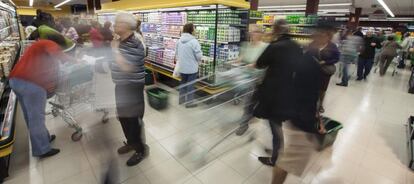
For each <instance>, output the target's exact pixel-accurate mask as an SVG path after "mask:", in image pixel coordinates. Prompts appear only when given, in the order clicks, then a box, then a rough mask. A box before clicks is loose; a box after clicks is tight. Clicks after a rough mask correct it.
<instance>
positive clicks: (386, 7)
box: [377, 0, 395, 17]
mask: <svg viewBox="0 0 414 184" xmlns="http://www.w3.org/2000/svg"><path fill="white" fill-rule="evenodd" d="M377 1H378V3H379V4H381V6H382V7H383V8H384V9H385V10H386V11H387V13H388V14H390V15H391V17H395V15H394V14H393V13H392V11H391V10H390V8H388V6H387V4H385V2H384V1H383V0H377Z"/></svg>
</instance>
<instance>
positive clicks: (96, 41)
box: [89, 21, 104, 49]
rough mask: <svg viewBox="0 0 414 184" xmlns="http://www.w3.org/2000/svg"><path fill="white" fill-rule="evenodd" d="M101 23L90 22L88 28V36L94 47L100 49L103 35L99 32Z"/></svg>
mask: <svg viewBox="0 0 414 184" xmlns="http://www.w3.org/2000/svg"><path fill="white" fill-rule="evenodd" d="M100 29H101V25H100V24H99V22H97V21H92V22H91V29H90V30H89V36H90V39H91V42H92V45H93V47H94V48H97V49H100V48H102V47H103V43H104V37H103V36H102V34H101V32H100V31H99V30H100Z"/></svg>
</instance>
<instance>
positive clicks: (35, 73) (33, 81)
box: [9, 35, 68, 158]
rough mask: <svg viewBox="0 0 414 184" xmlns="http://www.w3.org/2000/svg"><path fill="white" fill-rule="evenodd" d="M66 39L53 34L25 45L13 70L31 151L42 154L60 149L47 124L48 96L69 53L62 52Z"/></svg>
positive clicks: (44, 155)
mask: <svg viewBox="0 0 414 184" xmlns="http://www.w3.org/2000/svg"><path fill="white" fill-rule="evenodd" d="M64 46H65V39H64V37H63V36H62V35H50V36H48V37H47V39H44V40H38V41H36V42H35V43H33V44H32V45H31V46H30V47H29V48H27V49H26V51H25V52H24V54H23V56H22V57H21V58H20V60H19V62H18V63H17V64H16V65H15V67H14V68H13V70H12V72H11V73H10V80H9V82H10V87H11V88H12V89H13V91H14V93H15V94H16V96H17V99H18V100H19V102H20V104H21V107H22V110H23V113H24V118H25V121H26V124H27V127H28V129H29V134H30V142H31V145H32V155H33V156H35V157H39V158H44V157H49V156H53V155H56V154H57V153H59V151H60V150H59V149H54V148H51V146H50V142H51V141H53V140H54V139H55V138H56V136H55V135H50V134H49V131H48V130H47V128H46V126H45V107H46V100H47V97H48V96H49V95H50V94H53V92H54V90H55V87H56V82H57V78H58V71H59V70H58V69H59V60H63V61H66V60H67V59H68V57H67V56H66V55H65V54H64V53H63V52H62V48H63V47H64Z"/></svg>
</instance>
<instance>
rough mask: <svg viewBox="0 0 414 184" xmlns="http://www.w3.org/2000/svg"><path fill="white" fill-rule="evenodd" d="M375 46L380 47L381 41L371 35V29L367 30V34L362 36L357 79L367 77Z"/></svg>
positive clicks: (372, 61)
mask: <svg viewBox="0 0 414 184" xmlns="http://www.w3.org/2000/svg"><path fill="white" fill-rule="evenodd" d="M376 48H381V43H379V41H378V40H377V39H376V38H375V37H374V36H373V35H372V31H368V32H367V35H366V36H365V37H364V43H363V45H362V47H361V50H360V54H359V58H358V71H357V75H358V78H357V80H358V81H360V80H362V79H367V77H368V75H369V73H370V72H371V69H372V65H373V64H374V57H375V49H376Z"/></svg>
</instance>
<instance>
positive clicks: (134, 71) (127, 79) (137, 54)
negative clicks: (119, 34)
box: [111, 33, 145, 84]
mask: <svg viewBox="0 0 414 184" xmlns="http://www.w3.org/2000/svg"><path fill="white" fill-rule="evenodd" d="M118 51H119V54H120V55H121V56H122V57H123V58H124V61H125V62H126V63H127V64H128V65H129V67H130V68H129V69H130V71H124V70H122V69H121V68H120V66H118V63H117V62H116V61H115V60H113V62H112V64H111V73H112V80H113V82H114V83H115V84H131V83H142V84H144V83H145V67H144V58H145V52H144V46H143V44H142V43H141V41H140V40H139V38H138V33H134V34H131V36H129V37H128V38H127V39H125V40H122V41H121V42H120V43H119V48H118Z"/></svg>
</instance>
